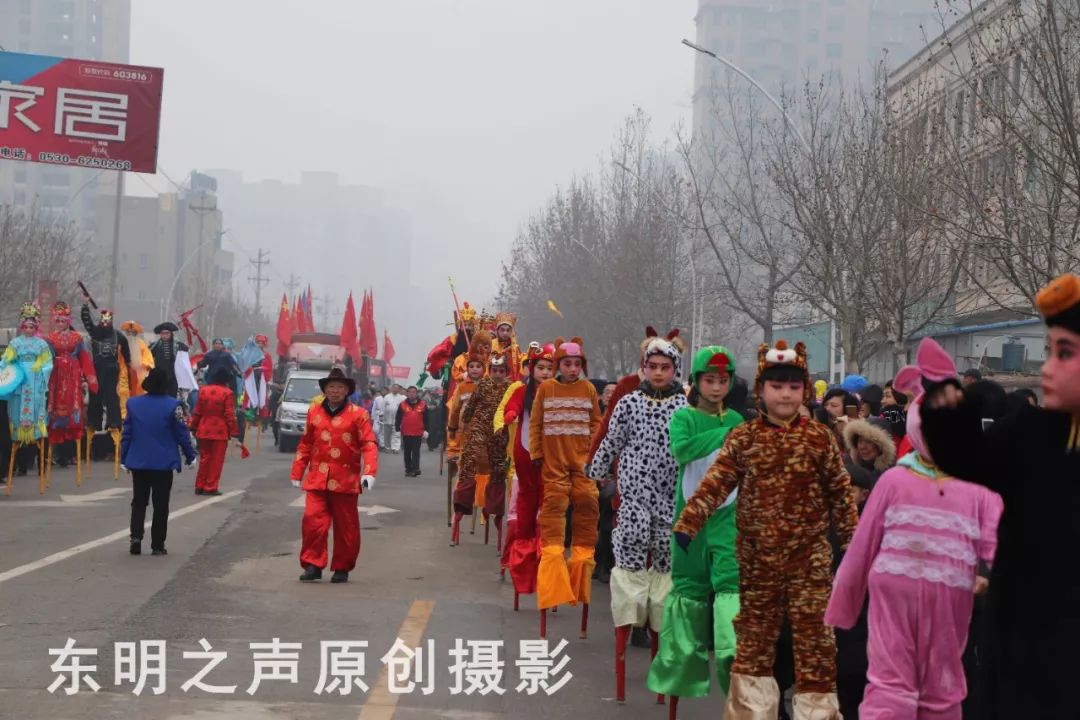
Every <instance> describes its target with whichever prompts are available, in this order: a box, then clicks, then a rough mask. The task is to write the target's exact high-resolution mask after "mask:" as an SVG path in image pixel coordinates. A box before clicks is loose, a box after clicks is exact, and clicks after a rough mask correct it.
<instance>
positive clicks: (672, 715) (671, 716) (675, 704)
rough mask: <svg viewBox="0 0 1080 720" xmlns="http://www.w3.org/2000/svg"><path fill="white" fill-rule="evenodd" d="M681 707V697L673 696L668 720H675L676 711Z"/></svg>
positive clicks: (669, 705)
mask: <svg viewBox="0 0 1080 720" xmlns="http://www.w3.org/2000/svg"><path fill="white" fill-rule="evenodd" d="M677 707H679V696H678V695H672V696H671V702H669V703H668V709H667V716H668V720H675V709H676V708H677Z"/></svg>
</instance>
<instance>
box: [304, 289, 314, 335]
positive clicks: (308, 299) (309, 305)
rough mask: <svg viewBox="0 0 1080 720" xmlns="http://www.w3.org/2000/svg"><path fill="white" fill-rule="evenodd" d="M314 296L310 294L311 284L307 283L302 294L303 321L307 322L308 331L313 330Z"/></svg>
mask: <svg viewBox="0 0 1080 720" xmlns="http://www.w3.org/2000/svg"><path fill="white" fill-rule="evenodd" d="M314 310H315V298H314V296H312V294H311V286H310V285H308V288H307V294H305V295H304V311H305V313H306V317H305V318H304V321H305V322H306V323H307V329H308V332H315V315H314Z"/></svg>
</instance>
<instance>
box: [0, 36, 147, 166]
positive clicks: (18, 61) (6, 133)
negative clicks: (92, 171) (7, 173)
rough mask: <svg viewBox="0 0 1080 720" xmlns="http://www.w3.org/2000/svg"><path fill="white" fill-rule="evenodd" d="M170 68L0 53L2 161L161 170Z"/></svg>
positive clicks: (0, 141)
mask: <svg viewBox="0 0 1080 720" xmlns="http://www.w3.org/2000/svg"><path fill="white" fill-rule="evenodd" d="M163 75H164V71H163V70H162V69H161V68H151V67H139V66H135V65H117V64H113V63H106V62H97V61H93V60H72V59H69V58H58V57H48V56H45V55H26V54H23V53H10V52H0V160H24V161H27V162H38V163H51V164H54V165H74V166H78V167H89V168H99V169H105V170H132V171H135V172H144V173H153V172H156V171H157V154H158V131H159V129H160V125H161V88H162V78H163Z"/></svg>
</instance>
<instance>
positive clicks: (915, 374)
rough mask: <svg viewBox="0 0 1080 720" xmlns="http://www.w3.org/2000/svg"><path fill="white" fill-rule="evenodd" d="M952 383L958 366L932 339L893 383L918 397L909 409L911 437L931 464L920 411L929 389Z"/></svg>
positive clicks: (898, 388) (920, 452)
mask: <svg viewBox="0 0 1080 720" xmlns="http://www.w3.org/2000/svg"><path fill="white" fill-rule="evenodd" d="M948 380H952V381H954V382H955V381H956V363H954V362H953V359H952V358H951V357H949V354H948V353H947V352H945V348H943V347H941V346H940V345H938V344H937V342H936V341H934V340H933V339H931V338H923V340H922V342H920V343H919V349H918V350H917V351H916V353H915V364H914V365H905V366H904V367H902V368H900V372H898V373H896V379H895V380H893V387H894V388H895V389H897V390H899V391H900V392H903V393H907V394H908V395H914V396H915V400H914V401H912V403H911V404H910V405H909V406H908V413H907V438H908V440H909V441H910V442H911V446H912V447H913V448H915V451H916V452H918V453H919V454H920V455H922V456H923V458H925V459H926V460H929V461H931V462H933V458H931V457H930V451H929V450H928V449H927V447H926V441H925V440H923V435H922V418H921V417H920V416H919V411H920V409H921V408H922V402H923V398H924V395H925V392H926V386H927V385H936V384H938V383H943V382H946V381H948Z"/></svg>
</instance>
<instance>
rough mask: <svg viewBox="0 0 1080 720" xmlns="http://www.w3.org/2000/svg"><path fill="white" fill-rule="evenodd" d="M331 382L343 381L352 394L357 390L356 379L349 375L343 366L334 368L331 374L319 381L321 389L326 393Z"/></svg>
mask: <svg viewBox="0 0 1080 720" xmlns="http://www.w3.org/2000/svg"><path fill="white" fill-rule="evenodd" d="M331 382H343V383H345V385H347V386H348V388H349V394H350V395H352V394H353V393H354V392H356V381H355V380H353V379H352V378H351V377H349V376H347V375H346V374H345V373H344V372H343V371H342V369H341V368H334V369H333V370H331V371H330V374H329V375H327V376H326V377H324V378H323V379H322V380H320V381H319V389H320V390H322V391H323V392H324V393H325V392H326V386H327V385H328V384H329V383H331Z"/></svg>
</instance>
